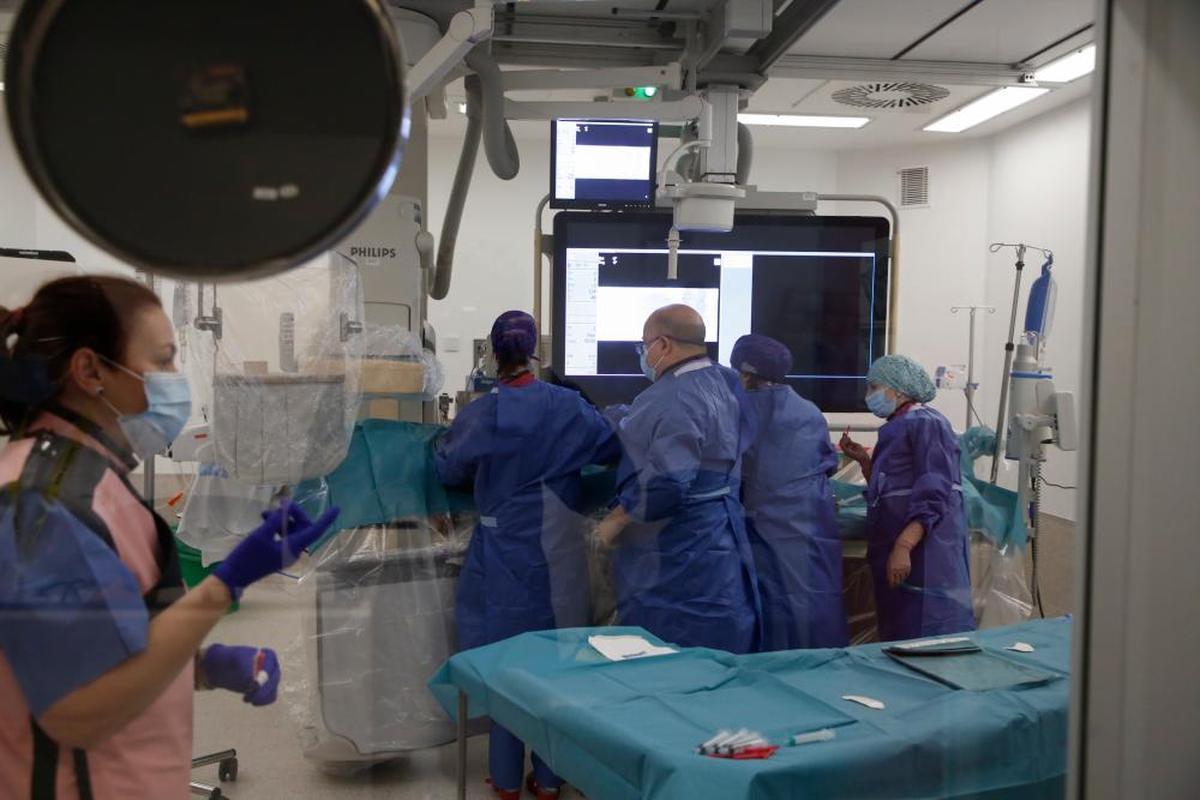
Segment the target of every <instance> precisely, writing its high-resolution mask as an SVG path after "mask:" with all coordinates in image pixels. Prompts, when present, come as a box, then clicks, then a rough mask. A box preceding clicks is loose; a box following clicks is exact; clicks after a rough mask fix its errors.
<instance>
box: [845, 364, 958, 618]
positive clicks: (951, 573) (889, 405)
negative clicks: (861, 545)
mask: <svg viewBox="0 0 1200 800" xmlns="http://www.w3.org/2000/svg"><path fill="white" fill-rule="evenodd" d="M936 394H937V390H936V389H935V388H934V385H933V381H932V380H930V378H929V375H928V374H927V373H926V372H925V370H924V369H922V368H921V366H920V365H919V364H917V363H916V362H915V361H913V360H912V359H911V358H908V357H906V356H899V355H892V356H884V357H883V358H881V359H879V360H878V361H876V362H875V363H874V364H872V365H871V369H870V371H869V372H868V374H867V405H868V406H869V407H870V409H871V411H872V412H873V413H874V414H875V415H876V416H879V417H883V418H884V419H886V420H887V423H886V424H885V425H884V426H883V427H882V428H880V430H879V441H878V442H877V443H876V445H875V452H874V453H873V454H868V453H867V451H866V449H865V448H863V447H862V446H861V445H859V444H857V443H856V442H854V441H852V440H851V439H850V437H849V436H848V435H847V436H843V437H842V442H841V445H842V451H843V452H844V453H846V455H848V456H850V457H851V458H853V459H854V460H856V461H858V462H859V464H860V465H861V466H862V469H863V474H864V475H866V477H867V503H868V506H869V508H868V511H867V537H868V539H867V558H868V560H869V562H870V564H871V573H872V576H873V578H874V583H875V605H876V609H877V612H878V616H879V638H880V639H881V640H883V641H896V640H899V639H914V638H918V637H922V636H932V635H936V634H945V633H960V632H962V631H970V630H974V629H975V616H974V613H973V612H972V608H971V578H970V573H969V567H968V553H967V548H968V541H967V522H966V516H965V514H964V512H963V498H962V472H961V467H960V466H959V449H958V437H956V436H955V435H954V431H953V429H952V428H951V427H950V423H949V422H948V421H947V420H946V418H945V417H943V416H942V415H941V414H939V413H938V412H937V411H934V410H933V409H932V408H929V407H927V406H925V405H924V404H925V403H928V402H929V401H931V400H933V398H934V397H935V396H936Z"/></svg>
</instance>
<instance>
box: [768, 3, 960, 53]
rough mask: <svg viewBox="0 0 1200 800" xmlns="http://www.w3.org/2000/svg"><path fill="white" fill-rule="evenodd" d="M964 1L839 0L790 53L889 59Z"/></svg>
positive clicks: (932, 27) (958, 7)
mask: <svg viewBox="0 0 1200 800" xmlns="http://www.w3.org/2000/svg"><path fill="white" fill-rule="evenodd" d="M964 4H965V0H841V2H839V3H838V4H837V5H836V6H834V7H833V8H832V9H831V10H830V11H829V13H827V14H826V15H825V16H824V17H823V18H822V19H821V21H820V22H818V23H817V24H816V25H815V26H814V27H813V28H812V30H810V31H809V32H808V33H807V34H805V35H804V36H803V37H802V38H801V39H800V41H799V42H797V43H796V45H795V46H794V47H792V49H791V52H792V53H795V54H798V55H806V56H855V57H858V58H891V57H892V56H894V55H896V54H897V53H899V52H900V51H901V50H903V49H904V48H906V47H908V46H909V45H910V44H912V43H913V42H915V41H916V40H917V39H919V38H921V37H922V36H924V35H925V34H926V33H927V32H928V31H931V30H933V29H934V28H936V27H937V26H938V24H939V23H941V22H942V21H943V20H945V19H947V18H949V17H950V16H951V15H953V14H954V13H955V12H957V11H958V10H959V9H961V8H962V7H963V5H964Z"/></svg>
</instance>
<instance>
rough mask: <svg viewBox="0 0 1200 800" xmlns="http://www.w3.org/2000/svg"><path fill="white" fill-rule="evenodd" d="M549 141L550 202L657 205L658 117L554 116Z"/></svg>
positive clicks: (555, 205)
mask: <svg viewBox="0 0 1200 800" xmlns="http://www.w3.org/2000/svg"><path fill="white" fill-rule="evenodd" d="M550 142H551V147H550V207H551V208H582V209H595V208H630V207H638V206H641V207H650V206H652V205H654V192H655V183H656V181H655V172H656V170H657V166H658V123H657V122H653V121H649V120H637V119H556V120H553V121H552V122H551V123H550Z"/></svg>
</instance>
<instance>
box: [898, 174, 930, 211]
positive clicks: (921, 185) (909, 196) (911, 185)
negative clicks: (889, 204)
mask: <svg viewBox="0 0 1200 800" xmlns="http://www.w3.org/2000/svg"><path fill="white" fill-rule="evenodd" d="M900 207H901V208H928V207H929V167H906V168H905V169H902V170H900Z"/></svg>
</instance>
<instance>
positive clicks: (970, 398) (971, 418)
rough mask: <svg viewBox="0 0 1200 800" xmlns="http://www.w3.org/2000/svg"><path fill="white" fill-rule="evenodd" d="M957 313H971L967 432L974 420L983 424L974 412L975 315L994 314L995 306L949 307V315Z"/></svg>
mask: <svg viewBox="0 0 1200 800" xmlns="http://www.w3.org/2000/svg"><path fill="white" fill-rule="evenodd" d="M959 311H970V312H971V329H970V330H971V332H970V336H969V339H968V342H969V343H968V345H967V388H966V389H965V390H964V393H965V394H966V395H967V424H966V427H964V428H963V430H964V431H965V430H968V429H969V428H970V427H971V426H972V425H973V424H974V420H979V424H980V425H982V424H983V420H982V419H980V417H979V412H977V411H976V410H975V392H976V390H977V389H978V388H979V383H978V382H977V381H976V380H975V314H976V313H977V312H979V311H986V312H987V313H989V314H995V313H996V307H995V306H951V307H950V313H951V314H957V313H958V312H959Z"/></svg>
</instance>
